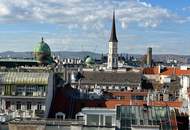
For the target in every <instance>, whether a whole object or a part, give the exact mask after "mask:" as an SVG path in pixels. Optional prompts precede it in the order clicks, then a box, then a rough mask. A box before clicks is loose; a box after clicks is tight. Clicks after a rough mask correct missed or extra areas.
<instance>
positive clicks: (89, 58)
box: [85, 57, 94, 65]
mask: <svg viewBox="0 0 190 130" xmlns="http://www.w3.org/2000/svg"><path fill="white" fill-rule="evenodd" d="M85 64H87V65H92V64H94V60H93V59H92V58H91V57H87V58H86V60H85Z"/></svg>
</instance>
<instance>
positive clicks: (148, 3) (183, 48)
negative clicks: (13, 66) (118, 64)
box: [0, 0, 190, 55]
mask: <svg viewBox="0 0 190 130" xmlns="http://www.w3.org/2000/svg"><path fill="white" fill-rule="evenodd" d="M113 9H115V10H116V24H117V36H118V40H119V43H118V44H119V45H118V47H119V53H135V54H144V53H146V48H147V47H152V48H153V52H154V53H156V54H163V53H164V54H185V55H188V54H190V31H189V30H190V1H189V0H40V1H39V0H14V1H13V0H0V52H2V51H33V48H34V46H35V45H36V44H37V42H39V41H40V39H41V37H42V36H43V37H44V39H45V41H46V42H47V43H48V44H49V46H50V47H51V50H53V51H93V52H98V53H107V52H108V40H109V36H110V30H111V19H112V11H113Z"/></svg>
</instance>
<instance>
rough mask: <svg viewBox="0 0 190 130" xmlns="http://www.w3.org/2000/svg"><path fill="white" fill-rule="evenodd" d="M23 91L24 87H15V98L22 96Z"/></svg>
mask: <svg viewBox="0 0 190 130" xmlns="http://www.w3.org/2000/svg"><path fill="white" fill-rule="evenodd" d="M24 91H25V87H24V86H17V87H16V95H17V96H22V93H23V92H24Z"/></svg>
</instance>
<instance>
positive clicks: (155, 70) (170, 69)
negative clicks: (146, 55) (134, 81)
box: [143, 67, 190, 76]
mask: <svg viewBox="0 0 190 130" xmlns="http://www.w3.org/2000/svg"><path fill="white" fill-rule="evenodd" d="M158 69H159V68H158V67H153V68H144V70H143V74H159V71H158ZM159 75H177V76H180V75H190V70H181V69H179V68H174V67H167V68H164V69H163V70H162V71H161V72H160V74H159Z"/></svg>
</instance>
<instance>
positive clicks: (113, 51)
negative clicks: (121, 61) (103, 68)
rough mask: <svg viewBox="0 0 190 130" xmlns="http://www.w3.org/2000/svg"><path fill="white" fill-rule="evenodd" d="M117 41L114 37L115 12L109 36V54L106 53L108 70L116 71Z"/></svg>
mask: <svg viewBox="0 0 190 130" xmlns="http://www.w3.org/2000/svg"><path fill="white" fill-rule="evenodd" d="M117 46H118V40H117V36H116V27H115V12H113V22H112V30H111V36H110V40H109V52H108V63H107V68H108V69H117V68H118V54H117Z"/></svg>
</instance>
